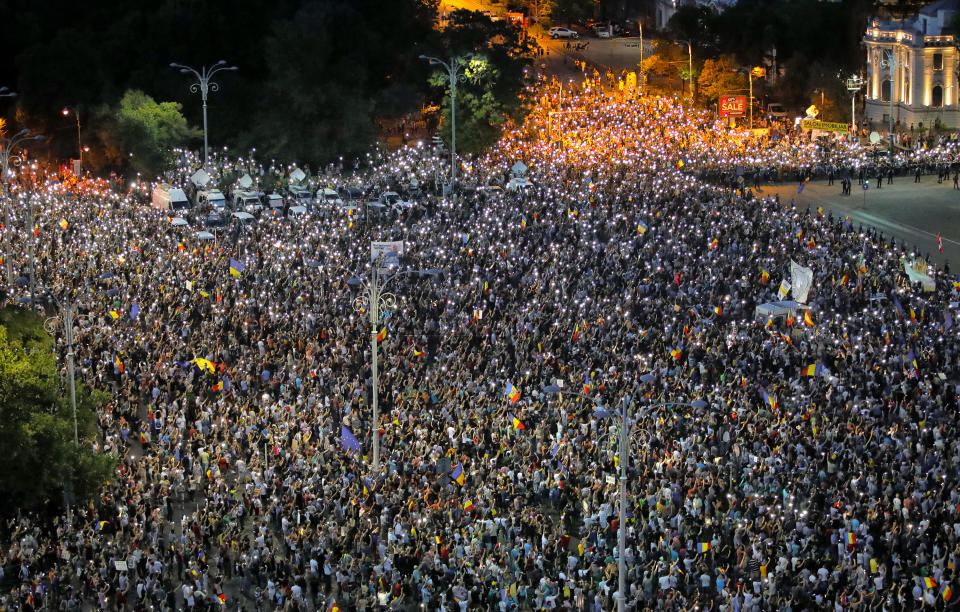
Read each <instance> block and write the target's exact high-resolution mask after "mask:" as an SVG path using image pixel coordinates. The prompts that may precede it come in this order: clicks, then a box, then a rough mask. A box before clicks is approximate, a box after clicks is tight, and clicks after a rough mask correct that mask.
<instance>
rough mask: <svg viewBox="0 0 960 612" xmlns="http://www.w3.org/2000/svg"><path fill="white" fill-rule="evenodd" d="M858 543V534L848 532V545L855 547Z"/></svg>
mask: <svg viewBox="0 0 960 612" xmlns="http://www.w3.org/2000/svg"><path fill="white" fill-rule="evenodd" d="M856 543H857V534H855V533H853V532H852V531H848V532H847V544H849V545H851V546H853V545H854V544H856Z"/></svg>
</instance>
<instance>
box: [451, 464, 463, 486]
mask: <svg viewBox="0 0 960 612" xmlns="http://www.w3.org/2000/svg"><path fill="white" fill-rule="evenodd" d="M450 480H452V481H453V482H455V483H457V484H458V485H460V486H461V487H462V486H463V483H465V482H466V481H467V476H466V474H464V473H463V464H462V463H458V464H457V465H456V466H455V467H454V468H453V470H452V471H451V472H450Z"/></svg>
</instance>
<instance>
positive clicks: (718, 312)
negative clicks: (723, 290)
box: [713, 306, 723, 317]
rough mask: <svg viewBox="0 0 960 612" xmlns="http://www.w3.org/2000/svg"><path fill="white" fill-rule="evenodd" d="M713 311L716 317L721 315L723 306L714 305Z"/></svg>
mask: <svg viewBox="0 0 960 612" xmlns="http://www.w3.org/2000/svg"><path fill="white" fill-rule="evenodd" d="M713 312H715V313H716V314H717V316H718V317H719V316H721V315H722V314H723V306H714V307H713Z"/></svg>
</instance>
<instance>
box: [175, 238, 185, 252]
mask: <svg viewBox="0 0 960 612" xmlns="http://www.w3.org/2000/svg"><path fill="white" fill-rule="evenodd" d="M177 250H178V251H186V250H187V247H186V246H185V245H184V244H183V243H182V242H180V241H179V240H177Z"/></svg>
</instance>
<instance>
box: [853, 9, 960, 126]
mask: <svg viewBox="0 0 960 612" xmlns="http://www.w3.org/2000/svg"><path fill="white" fill-rule="evenodd" d="M958 4H960V0H940V2H935V3H933V4H931V5H929V6H926V7H924V8H923V9H921V10H920V12H919V13H918V14H917V15H915V16H913V17H909V18H906V19H890V20H886V21H884V20H879V19H875V20H873V21H872V22H871V24H870V26H869V27H868V28H867V32H866V36H865V37H864V39H863V43H864V46H865V48H866V53H867V89H866V101H865V109H864V111H865V112H864V114H865V116H866V120H867V121H869V122H871V123H873V124H875V127H879V126H884V127H886V128H887V129H889V127H888V126H889V124H890V120H891V117H892V118H893V122H894V125H895V127H894V129H895V130H897V129H899V130H909V129H910V128H911V126H912V127H914V128H919V127H920V124H923V127H926V128H930V127H934V126H935V125H938V124H939V125H940V126H942V127H945V128H960V105H958V104H957V99H958V94H960V92H958V91H957V69H958V52H957V41H956V37H955V36H954V35H953V34H952V33H951V32H950V31H949V26H950V23H951V20H952V19H953V16H954V15H955V14H956V13H957V11H958ZM897 125H899V128H897V127H896V126H897ZM887 129H881V131H882V132H886V131H887Z"/></svg>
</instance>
